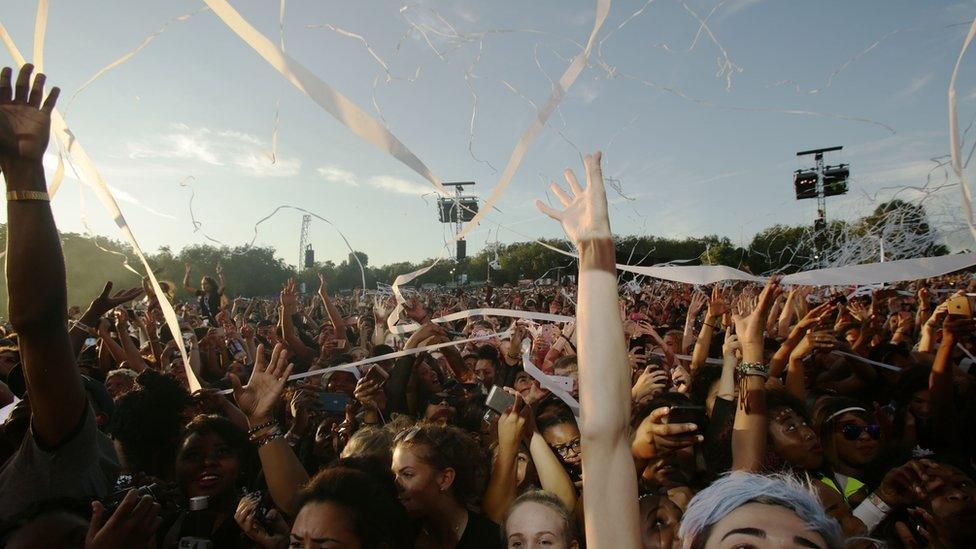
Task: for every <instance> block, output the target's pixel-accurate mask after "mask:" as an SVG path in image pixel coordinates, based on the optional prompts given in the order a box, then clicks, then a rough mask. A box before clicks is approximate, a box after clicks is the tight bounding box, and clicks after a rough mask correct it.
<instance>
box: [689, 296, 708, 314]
mask: <svg viewBox="0 0 976 549" xmlns="http://www.w3.org/2000/svg"><path fill="white" fill-rule="evenodd" d="M706 300H707V298H706V297H705V294H704V293H702V292H694V293H693V294H691V300H690V301H689V302H688V316H690V317H696V316H698V312H699V311H701V309H702V307H704V306H705V301H706Z"/></svg>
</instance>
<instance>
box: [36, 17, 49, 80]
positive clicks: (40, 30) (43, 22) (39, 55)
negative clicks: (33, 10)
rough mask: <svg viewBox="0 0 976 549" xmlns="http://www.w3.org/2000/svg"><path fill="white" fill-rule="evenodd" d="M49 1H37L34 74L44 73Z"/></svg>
mask: <svg viewBox="0 0 976 549" xmlns="http://www.w3.org/2000/svg"><path fill="white" fill-rule="evenodd" d="M47 11H48V0H37V17H36V18H35V19H34V59H33V61H34V74H40V73H42V72H44V36H45V35H46V34H47Z"/></svg>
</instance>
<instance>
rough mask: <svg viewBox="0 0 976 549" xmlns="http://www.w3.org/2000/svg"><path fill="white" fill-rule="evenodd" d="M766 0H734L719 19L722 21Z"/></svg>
mask: <svg viewBox="0 0 976 549" xmlns="http://www.w3.org/2000/svg"><path fill="white" fill-rule="evenodd" d="M764 1H765V0H739V1H738V2H734V3H732V4H731V5H729V7H728V8H727V9H726V10H725V11H724V12H723V13H722V14H721V15H719V16H718V18H717V20H718V21H721V20H723V19H727V18H729V17H732V16H733V15H735V14H737V13H739V12H740V11H744V10H747V9H749V8H751V7H753V6H755V5H757V4H761V3H762V2H764Z"/></svg>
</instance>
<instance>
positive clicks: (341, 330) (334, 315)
mask: <svg viewBox="0 0 976 549" xmlns="http://www.w3.org/2000/svg"><path fill="white" fill-rule="evenodd" d="M319 297H321V298H322V303H323V304H324V305H325V311H326V312H327V313H329V320H330V321H331V322H332V328H333V329H335V338H336V339H346V325H345V323H344V322H343V321H342V315H341V314H340V313H339V309H338V308H336V306H335V303H334V302H333V301H332V299H331V298H330V297H329V286H328V284H327V283H326V282H325V275H323V274H322V273H319Z"/></svg>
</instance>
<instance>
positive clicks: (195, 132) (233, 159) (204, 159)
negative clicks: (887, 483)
mask: <svg viewBox="0 0 976 549" xmlns="http://www.w3.org/2000/svg"><path fill="white" fill-rule="evenodd" d="M170 128H171V130H172V131H170V132H169V133H164V134H162V135H160V136H158V137H156V138H153V139H150V140H141V141H133V142H130V143H127V144H126V150H127V156H128V157H129V158H131V159H149V160H151V159H160V160H186V161H189V162H199V163H202V164H205V165H209V166H223V167H229V168H231V169H233V170H235V171H236V172H238V173H239V174H240V175H243V176H251V177H294V176H296V175H298V174H299V173H300V172H301V167H302V161H301V160H300V159H298V158H296V157H285V156H282V155H280V154H279V155H278V156H277V162H276V163H274V164H272V163H271V162H270V160H269V159H268V157H267V155H266V154H265V152H264V151H265V150H266V149H267V148H268V147H269V145H268V144H267V143H265V142H264V141H263V140H261V139H260V138H258V137H257V136H255V135H252V134H249V133H244V132H239V131H236V130H227V129H223V130H211V129H209V128H193V127H190V126H188V125H186V124H184V123H180V122H178V123H174V124H171V125H170Z"/></svg>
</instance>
